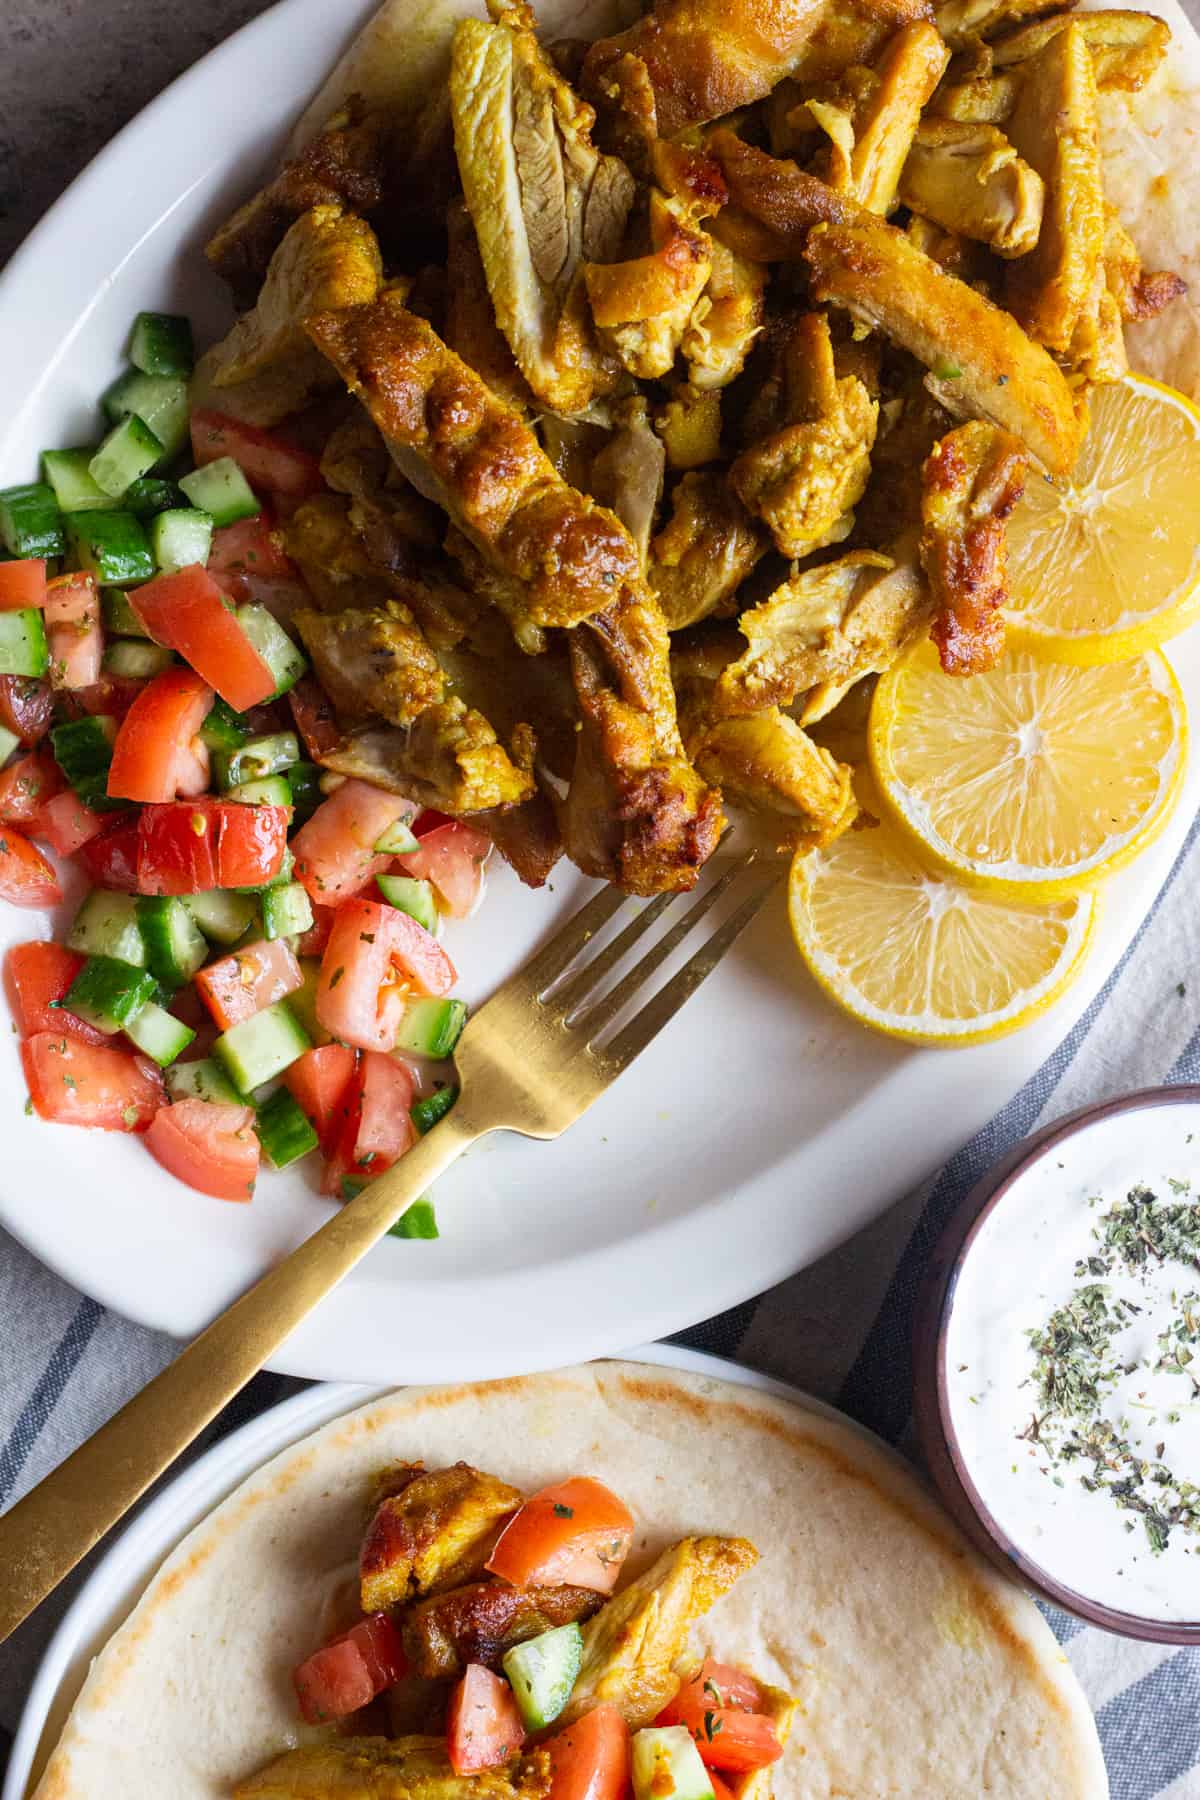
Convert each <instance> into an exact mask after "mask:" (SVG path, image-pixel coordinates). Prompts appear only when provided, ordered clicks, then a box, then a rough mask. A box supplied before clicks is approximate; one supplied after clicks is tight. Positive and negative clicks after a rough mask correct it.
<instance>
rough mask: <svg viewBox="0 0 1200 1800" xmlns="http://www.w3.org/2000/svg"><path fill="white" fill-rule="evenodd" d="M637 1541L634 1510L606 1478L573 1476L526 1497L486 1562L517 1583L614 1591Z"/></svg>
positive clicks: (492, 1568) (507, 1578)
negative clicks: (631, 1547) (614, 1490)
mask: <svg viewBox="0 0 1200 1800" xmlns="http://www.w3.org/2000/svg"><path fill="white" fill-rule="evenodd" d="M632 1542H633V1514H632V1513H631V1512H630V1511H629V1508H628V1507H627V1506H626V1505H625V1503H624V1502H623V1501H621V1500H618V1498H617V1496H616V1495H615V1494H614V1493H613V1492H612V1490H611V1489H610V1488H606V1487H605V1486H604V1483H603V1482H601V1481H596V1480H595V1479H594V1478H593V1477H592V1476H590V1475H575V1476H572V1478H571V1479H570V1480H569V1481H560V1482H557V1483H556V1484H555V1486H553V1487H548V1488H543V1489H542V1491H541V1493H539V1494H535V1495H534V1496H533V1498H532V1499H531V1500H527V1501H526V1502H525V1504H524V1506H523V1507H522V1508H521V1510H520V1512H518V1513H516V1514H515V1515H514V1517H513V1518H511V1519H510V1520H509V1522H508V1524H507V1525H506V1526H505V1528H504V1530H503V1531H502V1532H501V1534H500V1540H499V1542H498V1543H497V1545H496V1548H495V1549H494V1550H493V1551H492V1554H491V1558H490V1560H489V1562H488V1564H487V1567H488V1568H489V1569H490V1571H491V1573H492V1574H493V1575H499V1576H500V1577H501V1578H502V1579H503V1580H505V1581H511V1582H512V1583H513V1584H514V1586H516V1587H552V1586H558V1585H559V1584H561V1583H565V1584H566V1585H567V1586H570V1587H586V1588H592V1589H594V1590H595V1592H596V1593H598V1594H611V1593H612V1591H613V1589H614V1587H615V1586H616V1585H617V1576H618V1575H619V1574H620V1573H621V1565H622V1563H623V1562H624V1561H625V1558H626V1557H627V1556H628V1554H629V1546H630V1544H631V1543H632Z"/></svg>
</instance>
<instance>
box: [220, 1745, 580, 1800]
mask: <svg viewBox="0 0 1200 1800" xmlns="http://www.w3.org/2000/svg"><path fill="white" fill-rule="evenodd" d="M549 1792H550V1758H549V1755H548V1754H547V1752H546V1751H545V1750H535V1751H534V1752H533V1753H532V1755H530V1756H524V1757H522V1758H521V1759H520V1760H519V1761H518V1760H517V1759H515V1758H514V1759H513V1760H512V1761H510V1762H507V1763H502V1764H500V1766H499V1767H497V1768H494V1769H484V1770H482V1771H481V1772H480V1773H479V1774H478V1775H456V1774H455V1773H454V1770H453V1769H452V1768H451V1767H450V1759H449V1757H448V1756H447V1754H446V1740H445V1738H444V1737H399V1738H391V1739H389V1738H382V1737H364V1738H352V1737H348V1738H335V1739H333V1740H332V1741H331V1742H329V1743H326V1744H307V1745H305V1746H304V1747H303V1748H301V1749H299V1750H287V1751H285V1752H284V1754H283V1755H282V1756H277V1757H276V1758H275V1760H274V1762H270V1763H268V1764H267V1766H266V1768H265V1769H260V1770H259V1772H258V1774H257V1775H251V1776H250V1777H249V1778H248V1780H246V1781H240V1782H239V1783H238V1785H237V1787H235V1788H234V1790H233V1800H547V1796H548V1795H549Z"/></svg>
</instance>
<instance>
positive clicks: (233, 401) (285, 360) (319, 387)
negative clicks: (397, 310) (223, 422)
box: [192, 205, 383, 425]
mask: <svg viewBox="0 0 1200 1800" xmlns="http://www.w3.org/2000/svg"><path fill="white" fill-rule="evenodd" d="M382 280H383V263H382V260H381V258H380V254H379V245H378V244H377V243H376V241H375V234H374V232H373V231H372V230H371V227H370V226H369V225H366V224H364V223H363V221H362V220H361V219H356V218H353V217H351V216H350V215H348V214H346V213H345V212H343V210H342V208H341V207H340V206H335V205H328V206H315V207H313V209H312V210H311V212H306V213H304V214H302V216H301V217H300V218H299V219H297V221H296V223H295V224H294V225H293V226H292V227H291V229H290V230H289V231H288V232H287V235H286V236H285V237H284V239H283V241H282V243H281V244H280V245H279V248H278V249H277V250H276V251H275V254H274V255H273V256H272V258H271V261H270V265H269V266H268V269H267V275H266V280H265V281H264V283H263V287H262V292H261V293H260V294H259V296H258V300H257V302H256V304H255V306H254V309H253V311H251V312H248V313H246V314H245V315H244V316H243V317H242V318H240V319H239V320H238V322H237V324H236V325H235V326H234V327H233V330H232V331H231V332H230V333H229V335H228V336H227V337H226V338H224V339H222V341H221V342H220V343H219V344H216V345H214V346H213V348H212V349H211V350H209V351H207V352H206V353H205V355H204V356H202V357H201V358H200V362H199V364H198V366H197V368H196V372H195V375H194V376H193V381H192V404H193V406H197V405H202V404H209V405H213V406H217V407H224V408H225V410H227V411H235V412H236V413H237V416H238V417H239V418H243V419H246V420H247V421H248V422H249V423H251V424H256V425H277V424H278V423H279V421H280V420H281V419H285V418H287V416H288V415H289V413H294V412H299V411H301V409H302V408H303V407H305V406H307V405H308V404H309V403H310V402H311V401H312V400H314V399H315V398H316V397H317V395H318V394H321V393H323V392H325V391H326V390H328V389H330V388H334V387H336V386H337V375H336V372H335V371H334V370H333V369H331V368H330V367H329V364H328V363H327V362H326V360H325V358H324V357H323V356H322V355H321V354H320V352H319V351H317V350H315V349H314V348H313V346H312V345H311V344H310V343H309V341H308V339H307V338H306V337H305V335H304V323H305V320H306V319H308V318H309V317H310V316H311V315H312V314H313V313H318V312H325V311H327V310H329V309H330V308H332V307H339V306H358V305H365V304H367V303H369V302H370V301H372V300H374V299H375V297H376V295H377V294H378V292H379V289H380V286H381V283H382Z"/></svg>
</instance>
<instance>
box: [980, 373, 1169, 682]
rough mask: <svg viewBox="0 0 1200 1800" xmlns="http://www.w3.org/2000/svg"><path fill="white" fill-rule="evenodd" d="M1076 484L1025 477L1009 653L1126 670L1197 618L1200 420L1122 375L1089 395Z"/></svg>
mask: <svg viewBox="0 0 1200 1800" xmlns="http://www.w3.org/2000/svg"><path fill="white" fill-rule="evenodd" d="M1090 405H1091V424H1090V426H1089V428H1088V434H1087V437H1086V439H1085V440H1084V445H1083V450H1082V451H1081V453H1080V457H1079V461H1078V463H1077V464H1076V466H1075V469H1074V471H1073V473H1072V474H1071V476H1070V477H1069V478H1068V479H1066V480H1059V481H1053V482H1052V481H1050V480H1049V479H1048V478H1047V477H1046V476H1044V475H1040V474H1038V473H1036V472H1035V471H1034V470H1031V471H1030V473H1029V477H1028V479H1027V481H1026V483H1025V498H1024V500H1023V501H1022V502H1021V504H1020V505H1019V506H1018V507H1017V510H1016V512H1015V513H1014V514H1013V516H1012V519H1011V520H1010V521H1009V527H1008V573H1009V586H1010V589H1011V593H1012V603H1011V606H1010V607H1009V608H1008V609H1007V611H1006V613H1005V617H1006V619H1007V620H1008V624H1009V641H1010V642H1011V643H1013V644H1014V645H1016V646H1018V647H1022V648H1025V649H1030V650H1036V651H1037V652H1038V653H1039V654H1040V655H1042V656H1048V657H1053V658H1054V659H1055V660H1056V661H1060V662H1072V663H1085V664H1090V663H1098V662H1123V661H1124V660H1125V659H1126V658H1127V657H1131V656H1139V655H1141V653H1142V652H1143V651H1144V650H1152V649H1154V648H1156V647H1157V646H1158V645H1159V644H1162V643H1164V642H1165V641H1166V639H1167V638H1169V637H1173V636H1174V635H1175V633H1176V632H1178V631H1182V630H1183V628H1184V627H1185V626H1186V625H1190V624H1191V623H1192V622H1193V620H1194V619H1195V618H1196V617H1197V615H1198V614H1200V529H1198V523H1197V521H1198V517H1200V513H1198V506H1200V503H1198V501H1197V495H1200V410H1198V409H1197V408H1196V407H1195V406H1193V404H1192V402H1191V401H1190V400H1188V399H1186V398H1185V396H1184V395H1183V394H1178V393H1176V392H1175V390H1174V388H1169V387H1163V386H1162V385H1161V383H1160V382H1157V381H1151V380H1150V379H1149V378H1148V377H1147V376H1145V375H1127V376H1126V377H1125V379H1124V380H1123V381H1118V382H1114V383H1113V384H1112V385H1111V386H1110V387H1101V388H1096V389H1095V390H1094V391H1093V393H1092V395H1091V401H1090Z"/></svg>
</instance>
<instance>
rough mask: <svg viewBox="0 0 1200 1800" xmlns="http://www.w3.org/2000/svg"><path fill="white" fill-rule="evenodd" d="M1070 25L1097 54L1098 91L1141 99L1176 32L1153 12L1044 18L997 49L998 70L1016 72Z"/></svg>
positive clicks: (1094, 59) (994, 55) (994, 52)
mask: <svg viewBox="0 0 1200 1800" xmlns="http://www.w3.org/2000/svg"><path fill="white" fill-rule="evenodd" d="M1067 25H1071V26H1073V27H1074V28H1075V30H1076V31H1078V32H1080V33H1081V34H1082V36H1083V38H1084V39H1085V41H1086V43H1087V47H1088V49H1089V51H1090V52H1091V58H1092V68H1093V71H1094V73H1095V76H1096V86H1097V88H1098V90H1099V91H1100V92H1101V93H1102V94H1103V93H1122V94H1136V93H1137V92H1138V91H1139V89H1141V88H1143V87H1145V85H1146V83H1147V82H1148V81H1149V79H1150V77H1151V76H1152V75H1153V74H1154V71H1155V70H1156V69H1157V68H1158V65H1159V64H1160V63H1161V61H1162V59H1163V57H1164V56H1165V55H1166V53H1167V45H1168V44H1169V43H1170V41H1171V31H1170V27H1169V26H1167V25H1166V24H1164V23H1163V21H1162V20H1161V19H1156V18H1155V17H1154V15H1153V13H1145V12H1119V11H1115V10H1114V11H1112V12H1081V13H1061V14H1059V15H1058V16H1057V17H1056V18H1052V19H1039V20H1036V21H1035V22H1034V23H1033V24H1032V25H1025V26H1023V27H1022V28H1021V30H1020V31H1014V32H1013V33H1012V35H1011V36H1009V37H1005V38H1002V39H1001V40H1000V42H999V43H997V44H993V45H992V46H991V55H992V62H993V64H994V66H995V67H996V68H997V69H1015V70H1016V71H1017V72H1018V73H1020V72H1021V65H1022V64H1023V63H1026V62H1027V61H1028V60H1029V58H1030V57H1032V56H1036V55H1037V54H1038V53H1039V52H1040V51H1041V50H1042V49H1044V47H1045V45H1046V44H1047V43H1048V41H1049V40H1050V39H1051V38H1052V37H1056V36H1057V35H1058V33H1059V32H1060V31H1062V30H1063V29H1064V28H1065V27H1066V26H1067Z"/></svg>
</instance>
